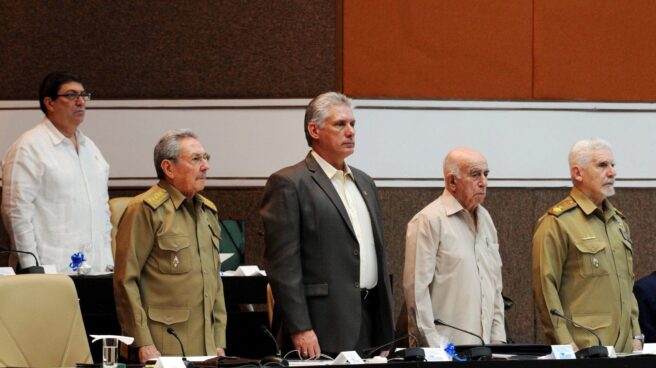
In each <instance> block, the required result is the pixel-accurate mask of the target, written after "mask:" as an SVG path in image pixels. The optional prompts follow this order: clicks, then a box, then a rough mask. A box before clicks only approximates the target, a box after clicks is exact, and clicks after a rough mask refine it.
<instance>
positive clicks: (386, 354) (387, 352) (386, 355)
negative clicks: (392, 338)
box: [378, 350, 389, 358]
mask: <svg viewBox="0 0 656 368" xmlns="http://www.w3.org/2000/svg"><path fill="white" fill-rule="evenodd" d="M378 355H380V356H382V357H383V358H387V357H388V356H389V350H383V351H381V352H380V354H378Z"/></svg>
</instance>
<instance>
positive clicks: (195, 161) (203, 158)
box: [189, 153, 210, 166]
mask: <svg viewBox="0 0 656 368" xmlns="http://www.w3.org/2000/svg"><path fill="white" fill-rule="evenodd" d="M203 161H205V162H207V163H209V162H210V155H209V154H208V153H204V154H202V155H201V154H197V155H193V156H192V157H191V159H189V162H191V164H192V165H194V166H200V164H201V163H202V162H203Z"/></svg>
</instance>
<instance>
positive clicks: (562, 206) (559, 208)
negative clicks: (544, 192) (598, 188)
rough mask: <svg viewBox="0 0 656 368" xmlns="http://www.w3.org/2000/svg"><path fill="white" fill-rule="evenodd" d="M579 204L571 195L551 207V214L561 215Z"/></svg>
mask: <svg viewBox="0 0 656 368" xmlns="http://www.w3.org/2000/svg"><path fill="white" fill-rule="evenodd" d="M576 206H577V204H576V202H574V200H573V199H572V198H571V197H567V198H565V199H563V200H562V201H560V203H558V204H557V205H555V206H553V207H551V208H550V209H549V214H550V215H554V216H560V215H562V214H563V213H565V212H567V211H569V210H571V209H572V208H575V207H576Z"/></svg>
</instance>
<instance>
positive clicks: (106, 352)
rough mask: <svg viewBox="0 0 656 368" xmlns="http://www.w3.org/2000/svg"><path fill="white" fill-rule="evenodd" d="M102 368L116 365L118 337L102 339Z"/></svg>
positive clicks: (112, 367) (115, 366)
mask: <svg viewBox="0 0 656 368" xmlns="http://www.w3.org/2000/svg"><path fill="white" fill-rule="evenodd" d="M102 366H103V368H117V367H118V339H115V338H105V339H103V365H102Z"/></svg>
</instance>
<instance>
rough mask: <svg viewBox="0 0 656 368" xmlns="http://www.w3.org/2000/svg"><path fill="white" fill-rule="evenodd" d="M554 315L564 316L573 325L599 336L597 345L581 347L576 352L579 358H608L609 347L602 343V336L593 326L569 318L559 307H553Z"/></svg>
mask: <svg viewBox="0 0 656 368" xmlns="http://www.w3.org/2000/svg"><path fill="white" fill-rule="evenodd" d="M549 313H551V315H552V316H556V317H558V318H562V319H564V320H565V321H567V322H569V323H571V324H572V326H574V327H577V328H581V329H584V330H586V331H588V332H589V333H591V334H593V335H594V337H596V338H597V343H598V345H597V346H590V347H589V348H585V349H579V351H577V352H576V358H577V359H591V358H607V357H608V349H606V347H605V346H604V345H602V343H601V338H599V335H597V333H596V332H594V331H593V330H592V329H591V328H589V327H585V326H582V325H580V324H578V323H577V322H574V320H572V319H569V318H567V317H565V315H563V314H562V313H560V312H559V311H558V310H557V309H555V308H553V309H551V310H550V311H549Z"/></svg>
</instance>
